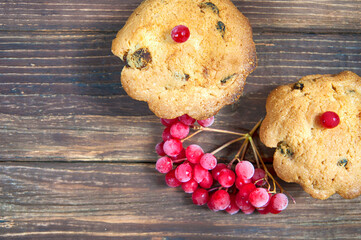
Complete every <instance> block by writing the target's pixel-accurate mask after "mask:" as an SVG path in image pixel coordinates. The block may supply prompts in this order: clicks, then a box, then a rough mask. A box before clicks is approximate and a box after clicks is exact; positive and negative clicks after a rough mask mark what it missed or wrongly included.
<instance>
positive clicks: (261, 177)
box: [252, 168, 266, 186]
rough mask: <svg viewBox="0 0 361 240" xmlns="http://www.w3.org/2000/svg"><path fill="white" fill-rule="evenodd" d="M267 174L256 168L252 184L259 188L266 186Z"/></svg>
mask: <svg viewBox="0 0 361 240" xmlns="http://www.w3.org/2000/svg"><path fill="white" fill-rule="evenodd" d="M265 177H266V172H265V171H264V170H263V169H261V168H256V169H255V170H254V174H253V177H252V182H253V183H254V184H256V185H257V186H263V185H264V184H266V180H265Z"/></svg>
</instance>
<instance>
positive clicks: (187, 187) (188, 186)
mask: <svg viewBox="0 0 361 240" xmlns="http://www.w3.org/2000/svg"><path fill="white" fill-rule="evenodd" d="M197 187H198V183H197V182H196V181H194V180H193V179H191V180H189V181H188V182H185V183H182V189H183V190H184V192H186V193H193V192H194V191H195V190H196V189H197Z"/></svg>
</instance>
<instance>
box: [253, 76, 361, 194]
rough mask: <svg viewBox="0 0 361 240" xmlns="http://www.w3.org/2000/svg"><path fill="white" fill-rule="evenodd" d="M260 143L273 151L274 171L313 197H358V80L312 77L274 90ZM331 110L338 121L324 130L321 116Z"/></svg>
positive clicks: (360, 87) (360, 180)
mask: <svg viewBox="0 0 361 240" xmlns="http://www.w3.org/2000/svg"><path fill="white" fill-rule="evenodd" d="M266 111H267V115H266V118H265V119H264V121H263V123H262V125H261V128H260V138H261V141H262V142H263V143H264V144H265V145H266V146H268V147H272V148H276V151H275V153H274V163H273V165H274V169H275V171H276V173H277V175H278V176H279V177H280V178H281V179H283V180H285V181H287V182H297V183H299V184H300V185H301V186H302V187H303V188H304V190H305V191H306V192H308V193H309V194H310V195H311V196H312V197H314V198H318V199H326V198H328V197H330V196H331V195H332V194H334V193H338V194H340V195H341V196H342V197H344V198H354V197H357V196H358V195H360V194H361V78H360V77H359V76H358V75H356V74H355V73H352V72H349V71H345V72H341V73H339V74H336V75H312V76H306V77H303V78H301V79H300V80H299V81H298V82H297V83H295V84H289V85H284V86H280V87H278V88H276V89H275V90H273V91H272V92H271V94H270V95H269V96H268V98H267V103H266ZM328 111H332V112H334V113H336V114H337V115H338V116H339V119H340V122H339V124H338V125H337V126H336V127H334V128H326V127H325V125H324V124H322V123H321V120H320V116H322V114H323V113H325V112H328Z"/></svg>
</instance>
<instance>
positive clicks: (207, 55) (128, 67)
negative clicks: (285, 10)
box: [112, 0, 256, 119]
mask: <svg viewBox="0 0 361 240" xmlns="http://www.w3.org/2000/svg"><path fill="white" fill-rule="evenodd" d="M178 25H184V26H186V27H188V29H189V30H190V37H189V39H188V40H187V41H186V42H183V43H177V42H175V41H174V40H173V39H172V37H171V31H172V29H173V28H174V27H175V26H178ZM112 52H113V53H114V54H115V55H116V56H118V57H119V58H120V59H122V60H123V61H124V62H125V67H124V68H123V70H122V73H121V82H122V86H123V88H124V89H125V91H126V92H127V93H128V95H129V96H131V97H132V98H134V99H137V100H141V101H146V102H147V103H148V105H149V108H150V109H151V110H152V111H153V112H154V113H155V114H156V115H157V116H158V117H161V118H175V117H178V116H181V115H184V114H188V115H189V116H191V117H193V118H195V119H205V118H208V117H211V116H213V115H215V114H216V113H217V112H218V111H219V110H220V109H221V108H222V107H223V106H225V105H227V104H232V103H233V102H235V101H236V100H237V99H238V98H239V97H240V95H241V93H242V91H243V87H244V84H245V82H246V77H247V76H248V75H249V73H251V72H252V71H253V70H254V68H255V67H256V49H255V44H254V42H253V39H252V29H251V26H250V24H249V22H248V19H247V18H246V17H245V16H244V15H242V13H241V12H239V10H238V9H237V8H236V7H235V6H234V5H233V3H232V2H231V1H230V0H211V1H204V0H146V1H144V2H142V3H141V5H140V6H139V7H138V8H137V9H136V10H135V11H134V13H133V14H132V15H131V16H130V18H129V19H128V21H127V22H126V24H125V26H124V27H123V28H122V29H121V30H120V31H119V32H118V34H117V36H116V38H115V39H114V40H113V43H112Z"/></svg>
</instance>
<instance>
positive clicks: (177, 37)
mask: <svg viewBox="0 0 361 240" xmlns="http://www.w3.org/2000/svg"><path fill="white" fill-rule="evenodd" d="M171 36H172V39H173V40H174V41H175V42H177V43H184V42H185V41H187V40H188V38H189V36H190V31H189V29H188V28H187V27H186V26H184V25H178V26H175V27H174V28H173V29H172V32H171Z"/></svg>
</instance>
